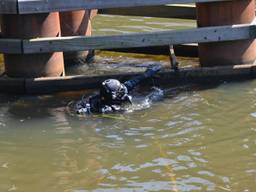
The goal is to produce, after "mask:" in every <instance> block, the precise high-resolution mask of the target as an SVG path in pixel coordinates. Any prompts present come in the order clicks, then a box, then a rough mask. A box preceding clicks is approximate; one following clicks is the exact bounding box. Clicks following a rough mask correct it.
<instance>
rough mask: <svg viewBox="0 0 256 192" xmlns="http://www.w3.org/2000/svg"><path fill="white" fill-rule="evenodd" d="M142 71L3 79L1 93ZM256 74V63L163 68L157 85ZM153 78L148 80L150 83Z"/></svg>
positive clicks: (78, 84)
mask: <svg viewBox="0 0 256 192" xmlns="http://www.w3.org/2000/svg"><path fill="white" fill-rule="evenodd" d="M139 74H141V73H122V74H117V75H101V76H67V77H55V78H35V79H22V78H17V79H16V78H6V77H5V78H0V93H21V94H49V93H56V92H64V91H76V90H84V89H95V88H98V87H99V85H100V83H101V82H102V81H104V80H105V79H109V78H115V79H119V80H120V81H122V82H123V81H125V80H127V79H129V78H131V77H134V76H135V75H139ZM255 77H256V65H255V64H248V65H235V66H217V67H204V68H200V67H197V68H195V67H194V68H182V69H180V70H179V71H178V72H175V71H172V70H171V71H163V72H160V73H159V74H158V75H156V76H155V77H154V85H157V86H164V85H177V84H182V83H209V82H212V83H213V82H214V81H222V80H241V79H249V78H255ZM150 82H151V81H148V83H150Z"/></svg>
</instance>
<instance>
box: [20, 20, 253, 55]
mask: <svg viewBox="0 0 256 192" xmlns="http://www.w3.org/2000/svg"><path fill="white" fill-rule="evenodd" d="M255 31H256V26H255V25H254V24H242V25H232V26H231V25H230V26H221V27H204V28H196V29H188V30H177V31H162V32H151V33H133V34H128V35H115V36H94V37H84V36H76V37H55V38H44V39H31V40H24V41H23V51H24V53H44V52H55V51H81V50H90V49H113V48H129V47H150V46H161V45H177V44H186V43H205V42H220V41H233V40H242V39H250V38H255V35H256V32H255Z"/></svg>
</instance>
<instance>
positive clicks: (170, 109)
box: [0, 18, 256, 192]
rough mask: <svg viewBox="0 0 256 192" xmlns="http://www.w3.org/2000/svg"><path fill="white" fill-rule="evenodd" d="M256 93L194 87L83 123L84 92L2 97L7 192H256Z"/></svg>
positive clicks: (250, 86)
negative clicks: (77, 105)
mask: <svg viewBox="0 0 256 192" xmlns="http://www.w3.org/2000/svg"><path fill="white" fill-rule="evenodd" d="M132 19H134V18H132ZM120 22H122V21H120ZM133 22H135V21H133ZM136 22H140V21H137V20H136ZM149 22H155V21H153V20H150V19H149ZM114 23H115V22H114ZM114 23H113V25H114ZM126 25H127V24H126ZM151 27H155V26H151ZM146 29H147V28H146ZM109 57H110V58H112V60H115V59H116V60H118V58H115V57H114V56H112V55H110V56H109ZM102 58H103V59H102ZM104 58H106V57H105V56H103V57H100V59H102V63H103V61H104V60H105V59H104ZM121 58H122V59H123V58H124V57H121ZM100 59H99V60H100ZM123 60H124V61H123V62H125V60H126V61H127V63H129V62H128V61H129V59H123ZM149 60H150V59H149ZM156 60H158V59H156ZM152 61H154V59H152ZM158 61H159V60H158ZM99 63H101V62H99ZM110 63H111V62H110ZM117 63H118V62H117ZM143 63H144V61H143V62H141V64H143ZM145 63H146V64H147V62H145ZM97 69H99V68H97ZM112 69H113V68H111V67H110V70H112ZM95 71H97V70H95ZM70 73H71V72H70ZM255 87H256V81H247V82H241V83H223V84H220V85H216V86H215V87H213V86H212V87H211V88H208V89H202V88H200V86H197V85H193V87H192V88H188V89H183V90H182V91H180V92H173V91H169V92H168V91H167V94H166V95H165V97H164V99H163V100H162V101H160V102H157V103H153V104H152V106H151V107H150V108H148V109H144V110H137V111H134V112H133V113H124V114H112V115H111V114H110V115H91V116H84V117H80V116H75V115H71V114H70V113H69V112H68V110H67V105H68V103H69V102H70V101H74V100H78V99H80V97H81V95H82V94H84V92H75V93H65V94H57V95H45V96H9V95H0V191H26V192H34V191H38V192H41V191H42V192H43V191H49V192H58V191H59V192H63V191H64V192H84V191H254V188H255V176H256V168H255V167H256V163H255V158H256V150H255V149H256V147H255V145H256V128H255V116H256V115H255V114H256V99H255V94H256V88H255ZM161 88H162V87H161ZM162 89H164V90H167V88H162ZM85 94H89V93H85ZM138 94H139V95H143V94H145V93H144V92H140V91H138Z"/></svg>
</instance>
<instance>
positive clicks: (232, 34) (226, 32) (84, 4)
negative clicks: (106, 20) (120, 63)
mask: <svg viewBox="0 0 256 192" xmlns="http://www.w3.org/2000/svg"><path fill="white" fill-rule="evenodd" d="M220 1H231V0H119V1H116V0H73V1H70V0H1V2H0V14H38V13H45V12H55V11H60V12H61V11H72V10H82V9H112V8H118V7H138V6H159V5H164V4H173V3H175V4H184V3H209V2H220ZM255 38H256V25H255V22H252V23H250V24H240V25H228V26H217V27H203V28H195V29H187V30H177V31H159V32H150V33H132V34H125V35H111V36H93V37H85V36H70V37H52V38H38V39H4V38H2V39H0V52H1V53H7V54H31V53H46V52H60V51H65V52H67V51H81V50H89V49H93V50H94V49H113V48H134V47H151V46H162V45H176V44H185V43H207V42H222V41H236V40H245V39H255ZM252 68H253V69H254V65H247V66H246V65H245V66H244V67H242V69H243V70H242V74H245V73H246V74H250V75H252V74H254V73H252ZM223 69H225V67H224V68H223ZM238 69H241V68H234V67H233V68H232V67H229V68H228V70H226V73H225V74H224V76H225V75H230V74H232V75H234V74H237V71H238ZM245 69H246V70H245ZM193 70H194V69H193ZM193 70H192V71H193ZM207 70H209V71H211V72H212V69H210V68H209V69H208V68H205V70H204V71H203V72H204V73H203V74H206V72H205V71H207ZM228 71H229V72H230V73H228ZM201 72H202V71H201ZM167 73H169V72H167ZM172 73H173V72H170V74H172ZM184 73H185V74H188V73H189V72H188V71H187V70H185V72H184ZM199 73H200V72H198V71H197V72H196V73H195V72H192V74H199ZM185 76H186V75H184V77H185ZM199 76H200V75H199ZM221 76H223V74H221ZM168 77H170V76H168ZM45 79H47V80H45ZM45 79H37V80H35V81H34V80H33V79H30V80H29V82H36V83H38V82H43V83H42V84H44V83H45V82H48V83H49V82H59V81H63V80H65V79H66V80H67V82H69V86H68V87H69V90H71V89H78V87H79V88H86V87H90V88H92V87H93V86H88V83H86V84H83V86H82V83H81V82H80V81H81V79H84V81H87V82H88V79H89V78H88V77H81V76H80V77H79V79H80V81H79V83H78V84H79V85H77V86H70V85H71V84H72V83H71V84H70V82H73V83H74V81H70V79H76V78H74V77H72V78H71V77H70V78H69V77H65V78H63V77H60V78H58V77H56V78H45ZM165 79H166V76H165ZM68 80H69V81H68ZM27 81H28V80H26V79H20V80H17V79H16V80H13V81H12V82H19V85H21V86H23V88H22V89H17V90H23V89H25V91H24V90H23V92H29V91H28V88H24V84H26V83H24V82H27ZM4 82H6V79H1V81H0V91H1V90H3V87H4V89H5V90H6V87H13V83H10V84H9V86H6V85H7V84H6V83H4ZM89 82H90V81H89ZM14 84H15V83H14ZM4 85H5V86H4ZM10 85H12V86H10ZM52 85H54V86H55V88H52V89H51V90H53V91H54V90H55V91H60V90H64V89H58V87H62V86H63V84H59V83H53V84H52ZM86 85H87V86H86ZM92 85H96V84H95V83H92ZM25 87H26V86H25ZM32 92H33V91H32Z"/></svg>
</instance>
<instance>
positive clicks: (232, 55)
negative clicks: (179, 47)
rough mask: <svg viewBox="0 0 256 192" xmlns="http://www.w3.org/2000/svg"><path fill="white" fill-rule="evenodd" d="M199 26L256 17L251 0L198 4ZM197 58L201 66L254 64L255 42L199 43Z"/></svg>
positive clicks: (255, 55)
mask: <svg viewBox="0 0 256 192" xmlns="http://www.w3.org/2000/svg"><path fill="white" fill-rule="evenodd" d="M196 7H197V24H198V27H208V26H222V25H232V24H245V23H251V22H253V20H254V18H255V10H254V9H255V1H254V0H235V1H227V2H212V3H197V5H196ZM199 58H200V63H201V65H202V66H216V65H235V64H246V63H253V62H254V61H255V59H256V41H255V40H239V41H233V42H231V41H230V42H218V43H200V44H199Z"/></svg>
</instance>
